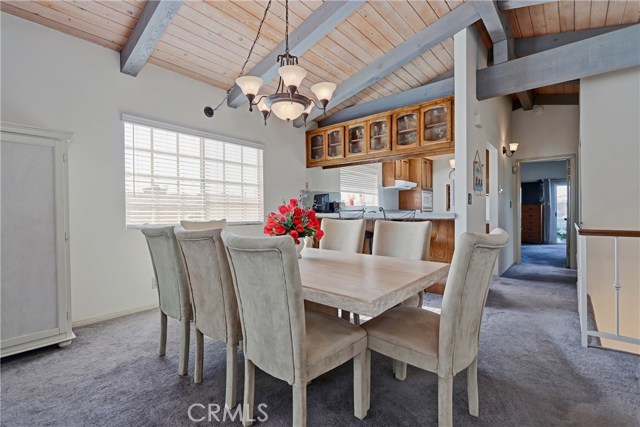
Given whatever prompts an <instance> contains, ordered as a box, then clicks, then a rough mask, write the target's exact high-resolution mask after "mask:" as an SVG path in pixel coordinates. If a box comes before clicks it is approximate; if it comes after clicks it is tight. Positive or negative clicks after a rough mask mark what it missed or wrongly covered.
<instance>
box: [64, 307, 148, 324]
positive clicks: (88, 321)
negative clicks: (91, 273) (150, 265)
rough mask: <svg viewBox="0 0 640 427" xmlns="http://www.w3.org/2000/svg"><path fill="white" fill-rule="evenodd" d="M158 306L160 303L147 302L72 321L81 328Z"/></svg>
mask: <svg viewBox="0 0 640 427" xmlns="http://www.w3.org/2000/svg"><path fill="white" fill-rule="evenodd" d="M154 308H158V304H157V303H155V304H147V305H143V306H141V307H135V308H130V309H128V310H123V311H118V312H115V313H110V314H103V315H102V316H96V317H90V318H88V319H83V320H76V321H73V322H72V327H74V328H79V327H81V326H87V325H91V324H93V323H98V322H103V321H105V320H111V319H115V318H117V317H122V316H126V315H128V314H134V313H140V312H142V311H147V310H151V309H154Z"/></svg>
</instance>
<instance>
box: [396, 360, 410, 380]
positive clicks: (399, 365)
mask: <svg viewBox="0 0 640 427" xmlns="http://www.w3.org/2000/svg"><path fill="white" fill-rule="evenodd" d="M393 373H394V375H395V377H396V379H397V380H399V381H404V380H406V379H407V364H406V363H405V362H401V361H399V360H396V359H393Z"/></svg>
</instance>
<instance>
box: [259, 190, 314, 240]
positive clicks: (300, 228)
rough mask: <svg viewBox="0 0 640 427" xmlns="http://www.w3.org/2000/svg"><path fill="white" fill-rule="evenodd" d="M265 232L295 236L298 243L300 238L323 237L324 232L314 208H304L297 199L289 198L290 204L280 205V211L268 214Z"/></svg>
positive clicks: (274, 234)
mask: <svg viewBox="0 0 640 427" xmlns="http://www.w3.org/2000/svg"><path fill="white" fill-rule="evenodd" d="M264 234H268V235H269V236H286V235H289V236H291V237H292V238H293V240H294V241H295V243H296V245H298V244H300V239H301V238H303V237H307V236H311V237H315V238H316V239H318V240H320V239H322V236H324V232H323V231H322V230H320V223H319V222H318V218H316V211H314V210H313V209H309V210H306V209H302V208H301V207H299V206H298V200H297V199H291V200H289V204H284V205H280V206H278V212H271V213H270V214H269V215H267V223H266V225H265V226H264Z"/></svg>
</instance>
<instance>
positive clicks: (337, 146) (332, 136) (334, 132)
mask: <svg viewBox="0 0 640 427" xmlns="http://www.w3.org/2000/svg"><path fill="white" fill-rule="evenodd" d="M325 139H326V140H327V160H335V159H342V158H344V127H343V126H339V127H336V128H332V129H329V130H327V134H326V136H325Z"/></svg>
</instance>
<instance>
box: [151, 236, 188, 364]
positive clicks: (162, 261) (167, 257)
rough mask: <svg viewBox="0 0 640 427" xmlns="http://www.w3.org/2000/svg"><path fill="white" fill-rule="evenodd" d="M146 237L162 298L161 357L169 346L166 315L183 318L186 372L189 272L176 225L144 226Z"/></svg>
mask: <svg viewBox="0 0 640 427" xmlns="http://www.w3.org/2000/svg"><path fill="white" fill-rule="evenodd" d="M141 231H142V234H144V237H145V238H146V239H147V246H148V247H149V253H150V254H151V262H152V264H153V271H154V273H155V276H156V283H157V284H158V299H159V300H160V353H159V354H160V357H162V356H164V355H165V351H166V348H167V317H172V318H174V319H177V320H180V321H181V322H182V341H181V344H180V361H179V363H178V374H179V375H186V374H187V370H188V366H189V339H190V335H191V297H190V295H189V285H188V284H187V274H186V272H185V270H184V266H183V264H182V257H181V255H180V248H178V242H177V241H176V236H175V234H174V232H173V226H169V227H166V226H152V225H149V224H145V225H143V226H142V230H141Z"/></svg>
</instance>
